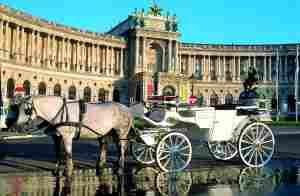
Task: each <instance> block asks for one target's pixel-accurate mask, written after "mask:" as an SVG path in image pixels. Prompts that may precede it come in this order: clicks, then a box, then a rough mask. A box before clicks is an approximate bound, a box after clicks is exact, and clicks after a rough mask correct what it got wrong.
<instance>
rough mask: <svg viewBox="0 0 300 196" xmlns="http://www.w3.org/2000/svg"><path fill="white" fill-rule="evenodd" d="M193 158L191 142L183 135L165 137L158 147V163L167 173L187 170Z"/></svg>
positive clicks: (176, 134)
mask: <svg viewBox="0 0 300 196" xmlns="http://www.w3.org/2000/svg"><path fill="white" fill-rule="evenodd" d="M191 158H192V145H191V142H190V140H189V139H188V138H187V137H186V136H185V135H184V134H182V133H178V132H172V133H168V134H167V135H165V136H164V137H163V138H162V139H161V140H160V142H159V143H158V145H157V149H156V161H157V164H158V166H159V167H160V168H161V169H162V170H163V171H165V172H175V171H181V170H183V169H185V168H186V167H187V166H188V164H189V163H190V161H191Z"/></svg>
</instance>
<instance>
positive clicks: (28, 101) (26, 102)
mask: <svg viewBox="0 0 300 196" xmlns="http://www.w3.org/2000/svg"><path fill="white" fill-rule="evenodd" d="M16 106H17V108H18V116H17V119H16V124H17V125H19V124H24V123H26V122H28V121H30V120H31V119H33V118H34V112H33V103H32V97H31V96H28V97H22V98H20V99H18V100H17V101H16Z"/></svg>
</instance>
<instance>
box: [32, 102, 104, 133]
mask: <svg viewBox="0 0 300 196" xmlns="http://www.w3.org/2000/svg"><path fill="white" fill-rule="evenodd" d="M70 103H78V107H79V116H78V122H72V121H69V110H68V104H70ZM31 110H34V111H35V112H36V109H35V108H34V105H33V104H32V109H31ZM31 113H32V111H31ZM85 113H86V103H85V102H84V100H82V99H80V100H78V101H68V102H67V101H66V99H65V98H63V104H62V106H61V108H60V109H59V110H58V112H57V113H56V114H55V116H54V117H53V119H52V120H50V124H54V128H55V129H56V128H58V127H62V126H70V127H75V128H77V129H76V133H75V137H74V138H75V139H79V138H80V133H81V129H82V127H84V128H86V129H88V130H90V131H92V132H93V133H95V134H96V135H98V136H99V137H101V136H102V135H101V134H100V133H98V132H96V131H95V130H93V129H92V128H91V127H89V126H87V125H84V124H83V123H82V120H83V117H84V114H85ZM59 117H60V120H59V122H58V123H56V120H57V118H59Z"/></svg>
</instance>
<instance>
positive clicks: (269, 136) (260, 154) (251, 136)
mask: <svg viewBox="0 0 300 196" xmlns="http://www.w3.org/2000/svg"><path fill="white" fill-rule="evenodd" d="M274 146H275V139H274V135H273V133H272V131H271V129H270V128H269V127H268V126H267V125H266V124H264V123H261V122H254V123H251V124H250V125H248V126H247V127H246V128H245V129H244V130H243V131H242V133H241V135H240V138H239V144H238V148H239V154H240V157H241V159H242V161H243V162H244V163H245V164H246V165H248V166H250V167H263V166H264V165H266V164H267V163H268V162H269V161H270V160H271V158H272V156H273V153H274Z"/></svg>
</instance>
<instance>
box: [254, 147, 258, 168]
mask: <svg viewBox="0 0 300 196" xmlns="http://www.w3.org/2000/svg"><path fill="white" fill-rule="evenodd" d="M257 158H258V157H257V150H255V165H258V164H257V163H258V159H257Z"/></svg>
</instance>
